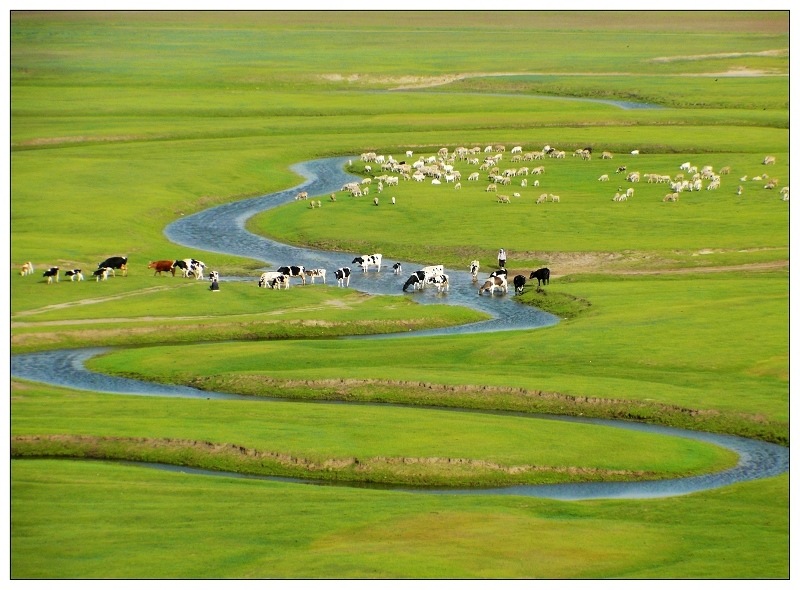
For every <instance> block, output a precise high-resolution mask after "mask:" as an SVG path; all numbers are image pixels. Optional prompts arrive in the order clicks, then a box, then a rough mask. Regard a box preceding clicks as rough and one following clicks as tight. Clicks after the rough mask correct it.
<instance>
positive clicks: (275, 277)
mask: <svg viewBox="0 0 800 590" xmlns="http://www.w3.org/2000/svg"><path fill="white" fill-rule="evenodd" d="M290 284H291V283H290V281H289V275H285V274H283V273H282V272H276V271H271V272H265V273H263V274H262V275H261V278H259V279H258V286H259V287H264V288H265V289H266V288H267V287H269V288H270V289H276V288H277V289H280V288H281V286H283V288H285V289H288V288H289V285H290Z"/></svg>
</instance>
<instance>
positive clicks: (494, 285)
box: [478, 275, 508, 295]
mask: <svg viewBox="0 0 800 590" xmlns="http://www.w3.org/2000/svg"><path fill="white" fill-rule="evenodd" d="M495 289H499V290H500V291H502V292H503V293H508V281H507V280H506V277H505V275H500V276H497V277H492V278H490V279H489V280H488V281H486V282H485V283H484V284H483V287H481V288H480V289H478V295H481V294H482V293H483V292H484V291H489V293H490V294H491V295H494V292H495Z"/></svg>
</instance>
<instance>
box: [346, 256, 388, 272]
mask: <svg viewBox="0 0 800 590" xmlns="http://www.w3.org/2000/svg"><path fill="white" fill-rule="evenodd" d="M381 260H383V254H364V255H363V256H356V257H355V258H353V264H358V265H360V266H361V270H363V271H364V272H367V270H369V267H370V266H375V267H377V269H378V272H381Z"/></svg>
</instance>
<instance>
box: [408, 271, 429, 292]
mask: <svg viewBox="0 0 800 590" xmlns="http://www.w3.org/2000/svg"><path fill="white" fill-rule="evenodd" d="M426 278H427V273H426V272H425V271H424V270H415V271H414V272H412V273H411V276H410V277H408V280H407V281H406V283H405V285H403V291H406V290H408V288H409V287H414V290H417V289H424V288H425V279H426Z"/></svg>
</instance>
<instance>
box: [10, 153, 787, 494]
mask: <svg viewBox="0 0 800 590" xmlns="http://www.w3.org/2000/svg"><path fill="white" fill-rule="evenodd" d="M347 160H348V158H346V157H344V158H342V157H340V158H326V159H321V160H314V161H310V162H305V163H302V164H298V165H297V166H295V167H294V170H295V171H296V172H297V173H298V174H300V175H301V176H303V177H304V178H305V179H306V180H305V181H304V182H303V183H301V184H300V185H298V186H296V187H294V188H292V189H289V190H285V191H280V192H277V193H272V194H269V195H264V196H260V197H255V198H252V199H245V200H242V201H237V202H235V203H229V204H226V205H222V206H219V207H214V208H212V209H208V210H206V211H202V212H200V213H197V214H194V215H190V216H186V217H183V218H181V219H179V220H178V221H176V222H174V223H173V224H171V225H169V226H168V227H167V228H166V230H165V234H166V236H167V237H168V238H169V239H170V240H171V241H173V242H175V243H176V244H180V245H183V246H186V247H187V248H192V249H196V250H201V251H213V252H221V253H227V254H235V255H240V256H246V257H250V258H253V259H256V260H260V261H263V262H264V263H265V264H271V265H273V266H275V267H277V266H281V265H290V264H302V265H304V266H306V267H307V268H309V267H311V268H314V267H321V268H326V269H330V270H329V275H332V270H333V269H336V268H340V267H344V266H349V267H351V268H353V270H354V271H355V272H354V273H353V277H352V279H351V282H350V288H355V289H358V290H359V291H363V292H367V293H372V294H384V295H385V294H390V295H398V296H406V297H414V298H415V299H416V300H417V301H419V302H421V303H433V302H435V303H445V304H450V305H464V306H469V307H472V308H475V309H478V310H481V311H483V312H486V313H487V314H489V315H490V316H491V319H490V320H487V321H483V322H477V323H474V324H469V325H465V326H458V327H451V328H443V329H437V330H429V331H424V332H413V333H410V334H400V335H384V336H381V337H383V338H399V337H409V336H410V337H429V336H432V335H437V334H463V333H474V332H486V331H499V330H519V329H533V328H538V327H543V326H548V325H553V324H555V323H557V321H558V318H556V317H554V316H552V315H550V314H547V313H544V312H542V311H540V310H537V309H534V308H531V307H530V306H526V305H522V304H519V303H517V302H516V301H514V298H513V296H511V295H507V296H506V295H504V296H487V295H484V296H478V295H477V287H476V286H475V285H474V284H473V283H472V282H471V279H470V277H469V274H468V273H467V271H466V270H463V271H461V270H451V269H446V271H447V273H448V275H449V276H450V281H451V287H450V291H449V292H446V293H436V290H435V289H427V290H426V291H424V292H414V293H408V294H405V295H401V294H402V285H403V283H404V282H405V279H406V277H407V276H408V275H409V274H410V273H411V272H412V271H414V270H416V269H417V268H418V265H416V264H412V263H408V262H404V261H397V260H394V261H390V262H389V261H387V260H386V259H384V265H385V266H387V267H388V268H383V269H382V270H381V272H379V273H378V272H374V271H371V272H369V273H366V274H364V273H361V272H360V270H359V269H358V267H357V265H354V264H353V263H352V260H353V257H354V256H357V255H361V254H370V253H369V252H358V253H336V252H326V251H321V250H314V249H308V248H300V247H296V246H290V245H287V244H281V243H279V242H275V241H274V240H270V239H267V238H263V237H261V236H257V235H255V234H252V233H250V232H248V231H247V230H246V229H245V223H246V221H247V219H249V218H250V217H252V216H253V215H255V214H257V213H260V212H262V211H265V210H267V209H269V208H272V207H277V206H279V205H283V204H285V203H288V202H290V201H293V200H294V196H295V195H296V194H297V193H298V192H299V191H307V192H308V193H309V195H312V196H315V195H323V196H327V195H328V194H330V193H331V192H334V191H337V190H338V189H340V188H341V186H342V185H343V184H345V183H346V182H350V181H352V180H357V179H358V178H357V177H354V176H352V175H350V174H348V173H346V172H345V171H344V166H345V163H346V162H347ZM387 262H389V264H386V263H387ZM394 262H401V264H402V265H403V273H402V274H400V275H395V274H394V273H393V272H391V270H390V267H391V264H393V263H394ZM437 263H438V261H435V260H432V261H429V262H428V264H437ZM223 279H224V277H223ZM231 280H241V278H238V279H237V278H232V279H231ZM250 280H253V281H254V283H255V280H256V279H255V278H252V277H251V278H250ZM223 282H224V281H223ZM104 350H105V349H79V350H58V351H49V352H41V353H31V354H24V355H13V356H12V358H11V375H12V376H13V377H17V378H21V379H28V380H32V381H39V382H43V383H50V384H53V385H59V386H64V387H71V388H75V389H82V390H88V391H97V392H104V393H110V394H123V395H150V396H173V397H194V398H203V399H237V400H241V401H249V402H253V401H265V400H264V399H263V398H255V397H252V396H243V395H233V394H227V393H221V392H209V391H201V390H197V389H193V388H190V387H183V386H171V385H161V384H156V383H147V382H140V381H136V380H132V379H125V378H119V377H113V376H109V375H102V374H98V373H94V372H91V371H89V370H88V369H86V367H85V362H86V360H88V359H89V358H91V357H92V356H95V355H97V354H100V353H102V352H104ZM268 401H269V400H268ZM320 403H330V402H320ZM421 411H424V410H421ZM442 411H444V410H442ZM514 415H523V414H514ZM525 416H526V417H529V418H530V419H532V420H536V419H557V420H566V421H577V422H584V423H591V424H597V425H603V426H613V427H617V428H625V429H630V430H638V431H644V432H651V433H653V434H659V435H670V436H680V437H685V438H691V439H695V440H700V441H705V442H709V443H712V444H716V445H719V446H722V447H725V448H728V449H731V450H733V451H734V452H736V453H737V454H738V455H739V461H738V464H737V465H736V466H735V467H733V468H731V469H727V470H724V471H721V472H718V473H712V474H708V475H703V476H698V477H689V478H679V479H669V480H659V481H650V482H623V483H579V484H550V485H536V486H531V485H521V486H511V487H505V488H491V489H479V490H475V489H469V490H460V489H459V490H456V489H446V490H443V489H437V490H432V489H427V488H426V489H421V488H419V489H412V488H406V487H402V486H396V487H393V488H392V489H396V490H399V491H407V492H425V493H448V494H497V495H499V494H503V495H509V494H510V495H525V496H536V497H543V498H554V499H561V500H583V499H602V498H653V497H665V496H674V495H681V494H688V493H692V492H697V491H701V490H708V489H712V488H717V487H721V486H726V485H730V484H733V483H736V482H741V481H748V480H753V479H760V478H765V477H772V476H775V475H778V474H781V473H784V472H786V471H788V469H789V450H788V449H787V448H785V447H782V446H780V445H775V444H770V443H765V442H761V441H755V440H751V439H746V438H742V437H735V436H727V435H717V434H710V433H704V432H697V431H688V430H679V429H672V428H666V427H662V426H655V425H650V424H640V423H634V422H623V421H612V420H599V419H581V418H565V417H556V416H530V415H525ZM156 467H160V468H167V469H173V470H180V471H185V472H192V473H198V474H200V473H204V474H211V472H205V471H202V470H193V469H188V468H177V467H168V466H156ZM214 475H228V476H236V477H239V475H237V474H220V473H214ZM266 479H278V480H281V481H294V482H297V483H319V484H323V483H325V482H314V481H311V480H296V479H287V478H266ZM327 485H330V484H327ZM339 485H341V484H339ZM352 485H354V486H357V487H370V486H368V485H364V484H352ZM372 487H376V488H377V487H379V488H381V489H387V486H383V485H381V486H372Z"/></svg>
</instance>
